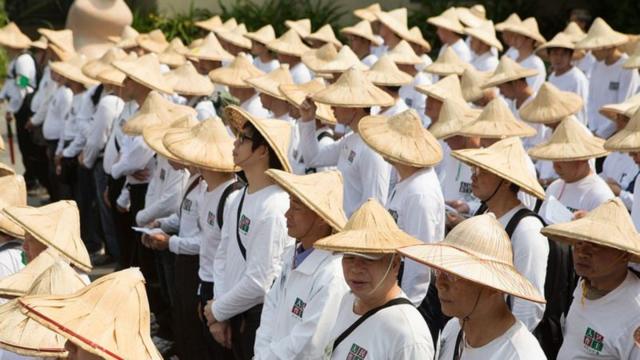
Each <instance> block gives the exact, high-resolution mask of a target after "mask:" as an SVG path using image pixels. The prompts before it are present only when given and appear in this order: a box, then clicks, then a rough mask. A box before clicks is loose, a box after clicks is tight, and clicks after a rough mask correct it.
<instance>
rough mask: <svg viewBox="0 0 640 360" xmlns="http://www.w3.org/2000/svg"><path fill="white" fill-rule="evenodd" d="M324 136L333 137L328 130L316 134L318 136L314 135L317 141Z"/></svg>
mask: <svg viewBox="0 0 640 360" xmlns="http://www.w3.org/2000/svg"><path fill="white" fill-rule="evenodd" d="M324 138H332V139H333V135H332V134H331V132H329V131H323V132H321V133H320V134H318V136H316V139H317V140H318V142H320V140H322V139H324Z"/></svg>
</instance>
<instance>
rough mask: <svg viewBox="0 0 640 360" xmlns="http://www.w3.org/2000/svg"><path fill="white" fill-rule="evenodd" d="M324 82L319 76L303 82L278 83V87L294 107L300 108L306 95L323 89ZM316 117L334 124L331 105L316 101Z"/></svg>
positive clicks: (334, 119)
mask: <svg viewBox="0 0 640 360" xmlns="http://www.w3.org/2000/svg"><path fill="white" fill-rule="evenodd" d="M325 87H326V84H325V82H324V80H322V79H321V78H315V79H312V80H310V81H307V82H306V83H303V84H285V85H280V87H279V89H280V92H281V93H282V95H284V97H285V98H286V99H287V101H288V102H289V103H291V104H292V105H293V106H295V107H296V108H300V107H301V106H302V103H303V102H304V101H305V99H306V98H307V96H311V95H313V94H315V93H317V92H318V91H320V90H322V89H324V88H325ZM316 107H317V109H316V118H318V119H320V120H321V121H323V122H325V123H328V124H336V123H337V121H336V118H335V116H334V115H333V110H331V106H329V105H326V104H321V103H316Z"/></svg>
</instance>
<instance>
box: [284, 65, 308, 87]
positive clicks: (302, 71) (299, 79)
mask: <svg viewBox="0 0 640 360" xmlns="http://www.w3.org/2000/svg"><path fill="white" fill-rule="evenodd" d="M289 71H290V72H291V77H292V78H293V82H294V83H296V84H298V85H299V84H304V83H306V82H309V81H311V80H312V79H313V76H311V70H309V68H308V67H307V65H305V64H303V63H302V62H299V63H297V64H296V65H295V66H294V67H292V68H291V70H289Z"/></svg>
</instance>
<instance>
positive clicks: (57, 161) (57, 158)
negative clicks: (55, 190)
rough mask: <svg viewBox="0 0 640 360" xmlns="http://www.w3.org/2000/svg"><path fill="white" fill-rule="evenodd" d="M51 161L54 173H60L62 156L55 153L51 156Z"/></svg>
mask: <svg viewBox="0 0 640 360" xmlns="http://www.w3.org/2000/svg"><path fill="white" fill-rule="evenodd" d="M53 163H54V165H55V166H56V175H58V176H60V175H62V156H60V155H56V156H55V157H54V158H53Z"/></svg>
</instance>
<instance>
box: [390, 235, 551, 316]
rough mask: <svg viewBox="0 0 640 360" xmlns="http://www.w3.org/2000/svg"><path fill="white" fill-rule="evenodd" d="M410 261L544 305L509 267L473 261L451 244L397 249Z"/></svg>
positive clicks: (482, 260)
mask: <svg viewBox="0 0 640 360" xmlns="http://www.w3.org/2000/svg"><path fill="white" fill-rule="evenodd" d="M398 252H399V253H400V254H402V255H404V256H406V257H408V258H409V259H412V260H414V261H417V262H419V263H421V264H424V265H427V266H429V267H432V268H436V269H439V270H443V271H446V272H449V273H452V274H454V275H456V276H459V277H461V278H463V279H466V280H468V281H471V282H474V283H476V284H480V285H484V286H487V287H489V288H492V289H495V290H498V291H501V292H504V293H507V294H510V295H513V296H516V297H519V298H522V299H525V300H529V301H533V302H537V303H541V304H544V303H546V301H545V299H544V297H543V296H541V295H540V294H539V292H538V291H537V290H536V288H535V287H534V286H533V285H532V284H531V283H530V282H529V281H528V280H527V279H526V278H525V277H524V276H522V275H520V273H518V271H517V270H516V269H515V268H514V267H513V266H511V265H507V264H504V263H501V262H499V261H490V260H486V259H481V258H479V257H476V256H474V255H472V254H470V253H468V252H466V251H464V250H462V249H458V248H456V247H454V246H452V245H450V244H421V245H419V246H412V247H408V248H402V249H399V250H398Z"/></svg>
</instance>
